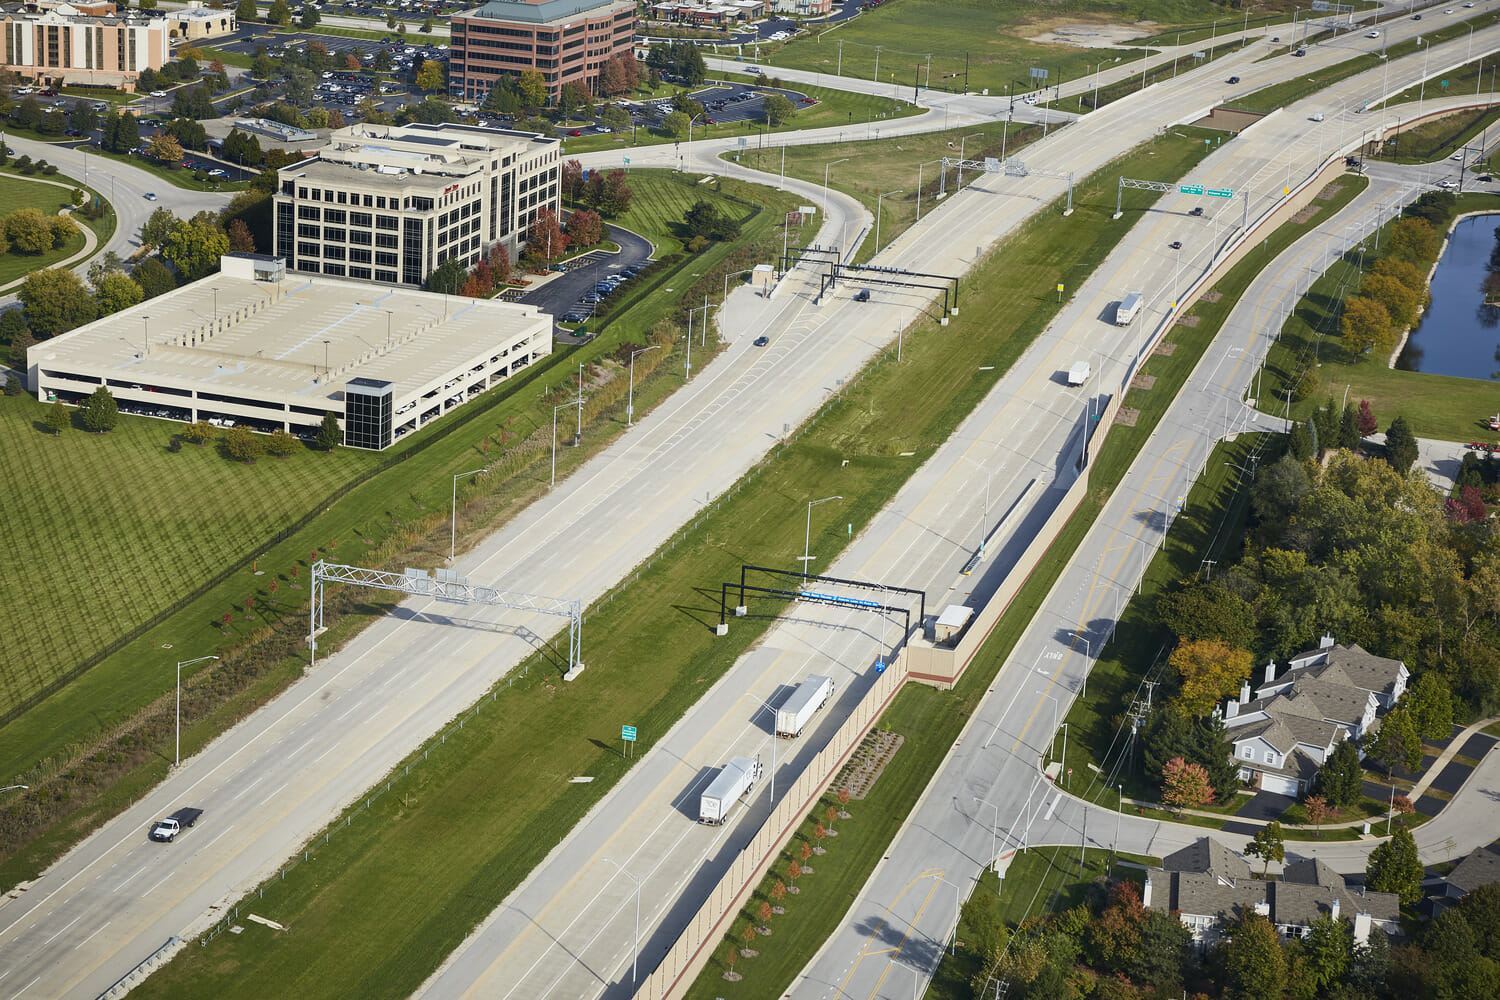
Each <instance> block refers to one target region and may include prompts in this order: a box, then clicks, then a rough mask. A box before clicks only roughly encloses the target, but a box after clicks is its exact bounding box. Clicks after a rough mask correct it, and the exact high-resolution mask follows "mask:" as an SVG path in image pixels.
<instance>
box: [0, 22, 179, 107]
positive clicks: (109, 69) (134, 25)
mask: <svg viewBox="0 0 1500 1000" xmlns="http://www.w3.org/2000/svg"><path fill="white" fill-rule="evenodd" d="M90 9H95V8H90ZM0 29H3V34H4V48H3V50H0V60H3V61H0V72H10V73H15V74H17V75H18V76H20V77H21V78H23V79H26V80H34V81H36V82H38V83H42V84H47V85H51V86H85V87H87V86H97V87H120V88H122V89H125V90H134V89H135V81H136V80H137V79H139V78H140V75H141V71H142V70H144V69H161V67H162V65H163V64H165V63H166V62H167V60H168V59H169V58H170V56H169V43H168V37H167V34H168V30H169V29H168V23H167V21H166V20H165V19H163V18H148V17H145V16H142V15H139V14H138V13H137V12H129V13H126V14H119V15H115V14H110V15H105V16H94V15H90V14H85V13H83V12H81V11H80V10H79V9H78V8H76V7H73V6H71V5H69V4H57V5H56V6H53V7H51V8H50V9H46V10H36V9H29V7H28V6H27V5H22V4H0Z"/></svg>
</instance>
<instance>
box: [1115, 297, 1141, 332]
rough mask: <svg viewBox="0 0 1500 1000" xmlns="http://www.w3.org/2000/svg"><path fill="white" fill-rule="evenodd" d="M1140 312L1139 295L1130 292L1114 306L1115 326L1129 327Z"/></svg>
mask: <svg viewBox="0 0 1500 1000" xmlns="http://www.w3.org/2000/svg"><path fill="white" fill-rule="evenodd" d="M1140 311H1141V293H1140V292H1131V293H1130V294H1129V295H1127V296H1125V298H1123V299H1121V300H1120V304H1119V305H1117V306H1115V326H1129V325H1130V324H1131V322H1132V321H1133V320H1134V319H1135V314H1136V313H1138V312H1140Z"/></svg>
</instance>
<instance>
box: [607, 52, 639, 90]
mask: <svg viewBox="0 0 1500 1000" xmlns="http://www.w3.org/2000/svg"><path fill="white" fill-rule="evenodd" d="M635 83H636V80H635V60H634V59H632V58H630V57H629V56H628V55H624V54H621V55H617V56H615V57H613V58H611V59H607V60H605V61H604V63H603V64H602V65H600V67H599V83H598V86H599V93H601V94H604V95H605V96H607V97H616V96H618V95H620V94H624V93H627V92H629V91H630V90H631V89H632V88H634V87H635Z"/></svg>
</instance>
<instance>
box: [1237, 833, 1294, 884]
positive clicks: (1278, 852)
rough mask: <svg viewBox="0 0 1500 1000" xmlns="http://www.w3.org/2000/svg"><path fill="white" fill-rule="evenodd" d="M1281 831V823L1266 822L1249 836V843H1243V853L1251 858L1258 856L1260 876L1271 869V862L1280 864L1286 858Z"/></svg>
mask: <svg viewBox="0 0 1500 1000" xmlns="http://www.w3.org/2000/svg"><path fill="white" fill-rule="evenodd" d="M1283 841H1284V838H1283V836H1282V832H1281V824H1280V823H1279V822H1276V821H1274V820H1273V821H1272V822H1270V823H1267V824H1266V825H1265V826H1263V827H1261V828H1260V829H1259V830H1257V831H1256V832H1255V836H1254V837H1252V838H1250V843H1248V844H1246V845H1245V854H1247V855H1248V856H1250V857H1252V858H1260V860H1261V869H1260V873H1261V875H1262V876H1264V875H1265V874H1266V872H1268V871H1270V869H1271V862H1272V861H1275V862H1276V863H1278V864H1280V863H1281V862H1282V861H1284V860H1286V848H1285V846H1284V843H1283Z"/></svg>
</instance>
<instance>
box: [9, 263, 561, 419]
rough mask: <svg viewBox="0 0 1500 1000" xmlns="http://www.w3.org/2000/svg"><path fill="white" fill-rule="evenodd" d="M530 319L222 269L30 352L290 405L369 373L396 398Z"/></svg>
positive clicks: (40, 358)
mask: <svg viewBox="0 0 1500 1000" xmlns="http://www.w3.org/2000/svg"><path fill="white" fill-rule="evenodd" d="M216 317H217V319H216ZM216 326H217V327H218V329H217V332H215V327H216ZM539 326H540V327H541V328H543V329H547V330H550V328H551V319H550V317H547V316H544V315H542V314H540V313H539V312H538V311H537V310H536V309H535V307H531V306H524V305H517V304H513V303H506V302H496V301H491V300H484V299H470V298H463V297H460V296H443V295H437V294H433V293H429V292H419V291H414V290H407V289H400V288H392V287H387V286H376V285H370V284H368V283H365V282H358V281H343V280H339V279H335V278H322V277H310V276H305V275H292V276H288V277H287V278H285V279H283V280H281V281H256V280H251V279H248V278H236V277H230V276H227V275H225V274H222V273H221V274H217V275H213V276H210V277H208V278H204V279H203V280H201V281H197V282H194V283H192V284H190V285H187V286H185V287H183V288H179V289H177V290H175V291H172V292H168V293H167V294H165V295H161V296H158V297H156V298H154V299H149V300H147V301H146V302H143V303H141V304H140V305H137V306H133V307H131V308H129V309H126V310H124V311H122V312H118V313H115V314H113V315H111V316H106V317H105V318H103V319H100V320H96V321H95V322H93V323H90V324H88V325H87V326H83V327H80V328H79V329H77V330H74V331H72V332H70V333H66V334H63V335H62V336H59V337H56V338H53V339H52V340H49V341H46V342H44V343H43V344H40V345H38V346H37V347H36V348H34V349H33V351H32V354H31V357H32V359H33V361H34V363H39V364H40V365H41V367H43V368H48V367H50V366H53V365H55V366H57V367H59V368H62V367H69V368H72V369H75V370H81V369H87V370H89V371H93V372H96V373H98V374H100V375H103V376H105V377H107V378H110V379H117V380H121V381H129V382H137V383H153V384H161V385H175V386H183V387H187V386H191V387H193V388H196V389H199V390H209V391H213V392H222V393H224V394H225V395H227V396H234V395H239V394H243V395H246V396H255V397H260V398H281V399H283V400H286V401H287V402H291V403H297V402H299V401H304V402H307V403H309V404H311V403H312V402H313V401H323V400H329V399H338V398H341V396H342V392H343V388H344V385H345V383H346V382H348V381H350V380H351V379H354V378H366V379H375V380H380V381H387V382H390V383H392V384H393V386H394V388H393V394H394V396H395V397H396V398H398V399H399V398H401V397H402V396H403V395H407V396H410V395H412V394H414V393H417V392H419V391H421V390H423V389H424V388H426V387H427V386H430V385H431V384H432V383H433V381H434V380H440V379H442V378H444V377H445V376H447V375H448V373H450V372H451V371H452V369H453V368H454V366H455V365H462V364H464V363H465V362H466V361H467V360H468V359H470V358H473V357H474V356H475V355H477V354H480V353H482V352H483V351H485V350H487V349H488V348H489V347H490V346H492V345H499V344H502V343H508V342H509V340H510V339H511V338H514V337H516V336H518V335H520V334H522V333H525V332H527V331H530V330H535V329H537V328H538V327H539ZM49 359H51V360H50V361H49Z"/></svg>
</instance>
